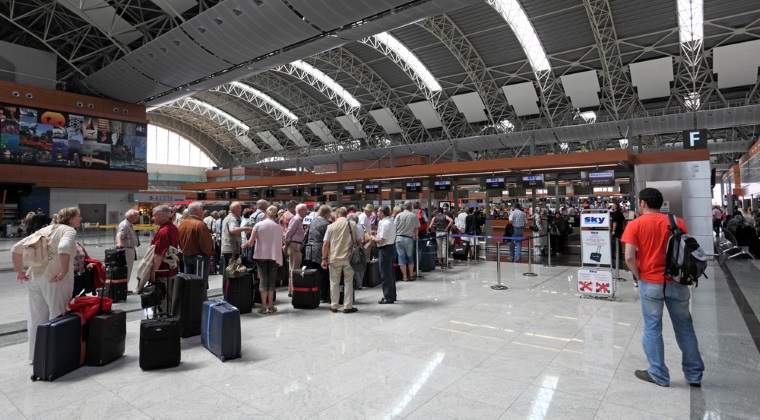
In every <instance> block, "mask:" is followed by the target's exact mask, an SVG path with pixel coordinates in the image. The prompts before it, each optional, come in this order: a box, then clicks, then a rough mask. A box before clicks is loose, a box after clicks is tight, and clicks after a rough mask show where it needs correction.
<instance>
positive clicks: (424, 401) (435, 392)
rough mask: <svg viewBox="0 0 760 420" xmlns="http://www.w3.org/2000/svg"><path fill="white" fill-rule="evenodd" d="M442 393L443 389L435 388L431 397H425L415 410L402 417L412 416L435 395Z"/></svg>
mask: <svg viewBox="0 0 760 420" xmlns="http://www.w3.org/2000/svg"><path fill="white" fill-rule="evenodd" d="M441 393H443V391H442V390H435V389H434V390H433V393H432V395H431V396H430V397H429V398H425V399H423V402H422V403H421V404H419V405H417V407H416V408H415V409H414V410H412V411H410V412H409V414H407V415H405V416H403V417H401V418H402V419H406V418H408V417H409V416H411V415H412V414H414V413H415V412H417V410H419V409H420V408H422V407H424V406H426V405H427V404H428V403H429V402H430V401H432V400H433V399H434V398H435V397H437V396H438V395H439V394H441ZM386 418H387V417H386Z"/></svg>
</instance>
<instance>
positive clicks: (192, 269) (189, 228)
mask: <svg viewBox="0 0 760 420" xmlns="http://www.w3.org/2000/svg"><path fill="white" fill-rule="evenodd" d="M187 210H188V213H189V215H188V216H187V217H186V218H184V220H182V224H181V225H179V228H178V234H179V248H180V249H181V250H182V259H183V260H184V263H185V264H184V266H185V273H187V274H195V275H198V276H201V277H202V278H203V281H204V283H206V289H208V273H209V260H210V259H211V255H212V254H213V252H214V243H213V239H212V238H211V231H209V230H208V227H207V226H206V223H204V222H203V220H201V216H203V203H201V202H200V201H195V202H193V203H190V205H189V206H188V207H187ZM199 268H200V269H202V270H203V272H202V273H198V272H197V269H199Z"/></svg>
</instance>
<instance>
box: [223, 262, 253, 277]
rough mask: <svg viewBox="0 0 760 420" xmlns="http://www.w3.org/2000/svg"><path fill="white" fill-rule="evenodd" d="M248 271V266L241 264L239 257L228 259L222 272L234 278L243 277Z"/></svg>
mask: <svg viewBox="0 0 760 420" xmlns="http://www.w3.org/2000/svg"><path fill="white" fill-rule="evenodd" d="M247 273H248V267H246V266H245V264H243V261H242V259H241V258H240V257H237V258H235V259H233V260H230V263H229V264H227V267H225V268H224V274H225V276H226V277H227V278H228V279H236V278H239V277H243V276H245V275H246V274H247Z"/></svg>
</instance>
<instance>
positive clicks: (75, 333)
mask: <svg viewBox="0 0 760 420" xmlns="http://www.w3.org/2000/svg"><path fill="white" fill-rule="evenodd" d="M36 338H37V341H36V342H35V345H34V362H33V365H34V367H33V373H32V381H37V380H43V381H53V380H55V379H56V378H59V377H61V376H63V375H65V374H67V373H69V372H71V371H72V370H75V369H76V368H78V367H79V366H80V364H81V356H82V321H81V318H79V316H78V315H76V314H65V315H61V316H59V317H58V318H55V319H52V320H50V321H48V322H45V323H42V324H40V325H38V326H37V335H36Z"/></svg>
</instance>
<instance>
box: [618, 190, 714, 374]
mask: <svg viewBox="0 0 760 420" xmlns="http://www.w3.org/2000/svg"><path fill="white" fill-rule="evenodd" d="M662 201H663V198H662V193H660V191H658V190H657V189H654V188H644V189H643V190H641V191H640V192H639V210H640V213H641V216H639V217H638V218H637V219H634V220H633V221H631V222H629V223H628V226H626V228H625V232H624V233H623V237H622V238H621V239H620V240H621V241H622V242H623V243H625V262H626V264H627V265H628V268H629V269H630V270H631V273H632V274H633V275H634V278H638V279H639V295H640V300H641V311H642V313H643V315H644V332H643V335H642V337H641V342H642V344H643V346H644V353H646V356H647V361H648V362H649V369H647V370H637V371H635V372H634V374H635V375H636V377H637V378H639V379H641V380H643V381H647V382H652V383H655V384H657V385H660V386H669V385H670V376H669V373H668V368H667V366H665V349H664V345H663V341H662V312H663V311H662V308H663V306H667V307H668V313H669V314H670V320H671V321H672V323H673V330H674V331H675V334H676V341H677V342H678V347H679V348H680V349H681V353H682V354H683V361H682V367H683V373H684V376H685V377H686V381H688V382H689V385H691V386H694V387H698V386H700V384H701V383H702V373H703V372H704V370H705V365H704V363H703V362H702V357H701V356H700V354H699V344H698V343H697V336H696V335H695V334H694V325H693V324H692V321H691V314H690V313H689V298H690V296H691V294H690V291H689V286H685V285H682V284H680V283H678V282H674V281H671V280H670V279H667V278H666V277H665V256H666V254H667V247H668V245H667V244H668V239H669V238H670V235H671V233H670V221H669V218H668V215H667V214H665V213H660V207H662ZM676 223H677V224H678V226H679V227H680V228H681V230H682V231H683V232H684V233H685V232H686V224H685V223H684V221H683V219H681V218H677V221H676Z"/></svg>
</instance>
